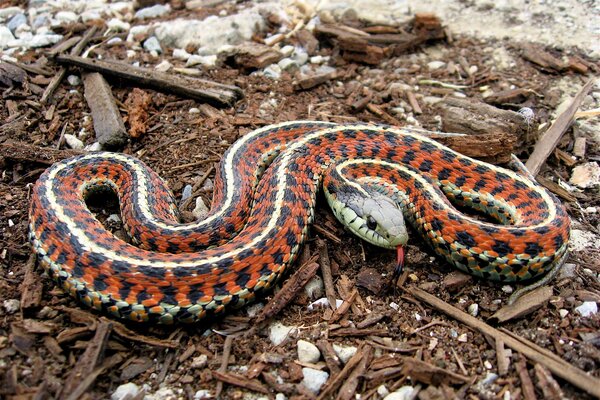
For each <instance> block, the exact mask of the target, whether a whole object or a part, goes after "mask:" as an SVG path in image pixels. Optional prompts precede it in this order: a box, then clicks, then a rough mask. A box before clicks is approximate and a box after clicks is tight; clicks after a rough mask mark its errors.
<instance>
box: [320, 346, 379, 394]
mask: <svg viewBox="0 0 600 400" xmlns="http://www.w3.org/2000/svg"><path fill="white" fill-rule="evenodd" d="M365 348H366V349H367V350H368V351H370V350H371V348H370V347H369V346H368V345H361V347H359V349H358V350H357V351H356V353H355V354H354V355H353V356H352V357H350V360H348V362H347V363H346V365H344V368H343V369H342V370H341V371H340V373H339V374H337V375H336V376H333V377H331V378H330V379H329V380H328V381H327V383H326V384H325V386H324V387H323V390H322V391H321V393H319V396H318V397H317V400H324V399H329V398H331V397H332V395H333V392H335V391H336V390H337V388H339V387H340V386H341V385H342V383H343V382H344V381H345V380H346V378H347V377H348V376H349V375H350V373H352V371H353V370H354V368H355V367H356V366H357V365H358V364H359V363H360V362H361V360H363V359H364V358H365V357H364V354H365V353H364V352H365Z"/></svg>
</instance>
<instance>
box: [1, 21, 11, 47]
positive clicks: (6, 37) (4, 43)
mask: <svg viewBox="0 0 600 400" xmlns="http://www.w3.org/2000/svg"><path fill="white" fill-rule="evenodd" d="M14 40H15V37H14V36H13V34H12V32H11V31H10V29H8V28H7V27H6V26H4V25H0V49H4V48H6V47H8V44H9V43H10V42H12V41H14Z"/></svg>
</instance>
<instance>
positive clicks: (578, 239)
mask: <svg viewBox="0 0 600 400" xmlns="http://www.w3.org/2000/svg"><path fill="white" fill-rule="evenodd" d="M589 248H593V249H600V236H598V235H596V234H595V233H594V232H590V231H584V230H581V229H571V239H570V240H569V249H570V250H571V251H583V250H586V249H589Z"/></svg>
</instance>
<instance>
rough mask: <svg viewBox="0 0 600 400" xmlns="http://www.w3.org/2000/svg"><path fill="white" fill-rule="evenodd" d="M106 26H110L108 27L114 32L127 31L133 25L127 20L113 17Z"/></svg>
mask: <svg viewBox="0 0 600 400" xmlns="http://www.w3.org/2000/svg"><path fill="white" fill-rule="evenodd" d="M106 26H107V27H108V29H109V30H110V31H113V32H126V31H128V30H129V28H130V27H131V25H130V24H129V23H127V22H125V21H121V20H120V19H118V18H111V19H110V20H109V21H108V22H107V23H106Z"/></svg>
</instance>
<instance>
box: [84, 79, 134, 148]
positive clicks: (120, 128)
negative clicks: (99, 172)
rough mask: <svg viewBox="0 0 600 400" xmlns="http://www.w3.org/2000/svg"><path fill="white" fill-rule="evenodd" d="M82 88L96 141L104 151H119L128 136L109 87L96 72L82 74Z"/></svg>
mask: <svg viewBox="0 0 600 400" xmlns="http://www.w3.org/2000/svg"><path fill="white" fill-rule="evenodd" d="M83 86H84V95H85V100H86V101H87V103H88V106H89V107H90V110H91V112H92V121H93V122H94V132H95V133H96V139H97V140H98V142H99V143H100V144H101V145H102V147H103V148H105V149H113V150H115V149H120V148H121V147H123V146H124V145H125V143H126V142H127V139H128V138H129V135H128V134H127V130H126V129H125V124H124V123H123V119H122V118H121V114H120V113H119V109H118V107H117V104H116V103H115V99H114V97H113V95H112V91H111V88H110V86H108V83H107V82H106V81H105V80H104V77H103V76H102V75H101V74H99V73H97V72H93V73H87V74H84V76H83Z"/></svg>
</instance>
